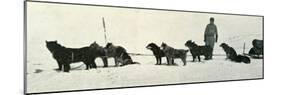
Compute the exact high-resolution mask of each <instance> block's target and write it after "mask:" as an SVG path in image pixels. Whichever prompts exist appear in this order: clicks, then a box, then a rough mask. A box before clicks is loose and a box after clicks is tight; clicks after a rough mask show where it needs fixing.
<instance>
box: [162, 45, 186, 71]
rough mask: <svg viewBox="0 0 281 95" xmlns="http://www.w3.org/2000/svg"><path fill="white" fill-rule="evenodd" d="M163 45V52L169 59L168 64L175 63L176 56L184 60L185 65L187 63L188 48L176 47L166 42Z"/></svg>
mask: <svg viewBox="0 0 281 95" xmlns="http://www.w3.org/2000/svg"><path fill="white" fill-rule="evenodd" d="M161 47H162V48H163V52H164V54H165V56H166V57H167V59H168V60H167V61H168V65H170V64H174V59H175V58H180V59H181V60H182V62H183V65H184V66H185V65H186V53H187V52H188V50H184V49H174V48H172V47H170V46H168V45H167V44H166V43H162V44H161Z"/></svg>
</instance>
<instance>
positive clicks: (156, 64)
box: [155, 56, 159, 65]
mask: <svg viewBox="0 0 281 95" xmlns="http://www.w3.org/2000/svg"><path fill="white" fill-rule="evenodd" d="M155 59H156V64H155V65H158V60H159V59H158V57H157V56H155Z"/></svg>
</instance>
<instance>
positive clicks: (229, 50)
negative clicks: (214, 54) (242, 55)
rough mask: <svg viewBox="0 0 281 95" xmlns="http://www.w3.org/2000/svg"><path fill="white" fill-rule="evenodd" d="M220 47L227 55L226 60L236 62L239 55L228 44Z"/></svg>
mask: <svg viewBox="0 0 281 95" xmlns="http://www.w3.org/2000/svg"><path fill="white" fill-rule="evenodd" d="M220 47H222V49H223V50H224V52H225V53H226V59H230V60H231V61H235V60H236V57H237V53H236V51H235V50H234V49H233V48H232V47H230V46H228V45H227V44H226V43H222V44H220Z"/></svg>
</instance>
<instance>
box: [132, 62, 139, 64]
mask: <svg viewBox="0 0 281 95" xmlns="http://www.w3.org/2000/svg"><path fill="white" fill-rule="evenodd" d="M132 64H140V63H139V62H132Z"/></svg>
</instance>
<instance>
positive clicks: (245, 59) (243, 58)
mask: <svg viewBox="0 0 281 95" xmlns="http://www.w3.org/2000/svg"><path fill="white" fill-rule="evenodd" d="M235 61H236V62H243V63H245V64H250V63H251V59H250V58H249V57H248V56H244V55H238V56H236V58H235Z"/></svg>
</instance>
